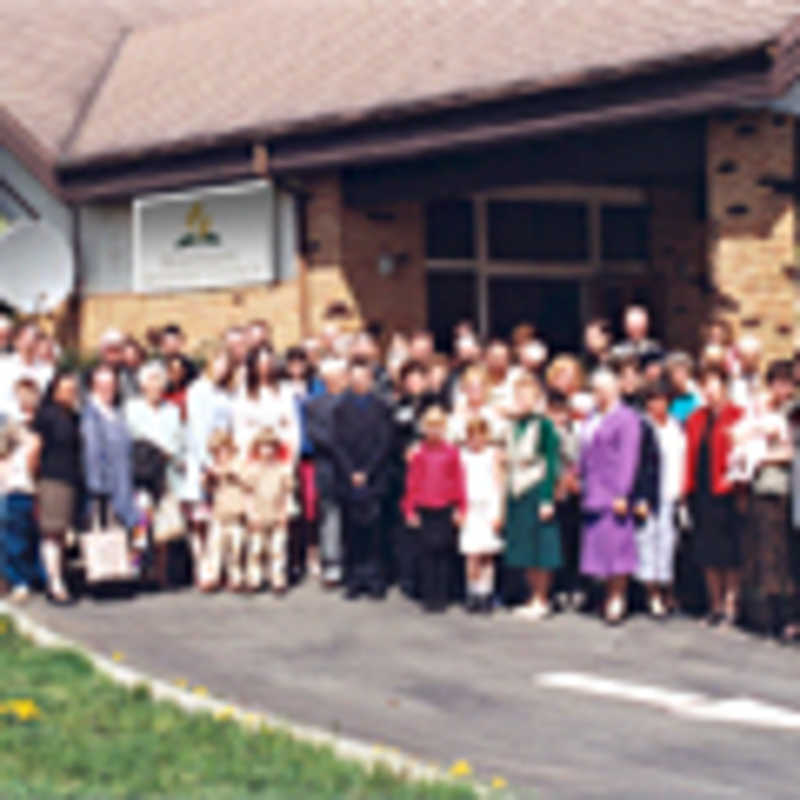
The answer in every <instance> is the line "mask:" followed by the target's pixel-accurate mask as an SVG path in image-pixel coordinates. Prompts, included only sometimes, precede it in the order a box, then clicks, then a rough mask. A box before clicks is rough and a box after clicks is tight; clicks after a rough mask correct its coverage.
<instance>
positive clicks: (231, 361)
mask: <svg viewBox="0 0 800 800" xmlns="http://www.w3.org/2000/svg"><path fill="white" fill-rule="evenodd" d="M649 325H650V323H649V317H648V312H647V310H646V309H645V308H643V307H641V306H631V307H630V308H628V309H626V311H625V314H624V319H623V320H622V327H623V329H624V336H623V337H622V338H621V340H620V341H618V342H616V343H615V342H614V341H613V336H612V333H611V330H612V329H611V326H610V324H609V322H608V321H607V320H603V319H595V320H592V321H591V322H589V324H588V325H587V326H586V329H585V336H584V351H583V352H582V353H580V354H578V353H574V354H572V353H555V354H551V353H549V352H548V346H547V343H546V342H545V341H543V340H542V339H541V338H540V337H539V336H538V335H537V331H536V329H535V327H534V326H533V325H530V324H520V325H518V326H517V327H516V328H515V330H514V331H513V334H512V336H511V339H510V341H505V340H501V339H494V340H491V341H488V342H483V341H481V339H480V337H479V336H478V334H477V332H476V331H475V329H474V327H473V326H472V324H471V323H470V322H469V321H464V322H461V323H459V324H458V325H456V326H455V328H454V330H453V340H452V354H451V355H443V354H441V353H438V352H437V351H436V348H435V346H434V337H433V336H432V334H431V333H430V332H428V331H425V330H419V331H416V332H414V333H412V334H408V335H406V334H400V333H394V334H393V335H392V336H391V337H390V338H389V340H388V341H385V342H383V345H384V347H383V348H382V347H381V336H380V333H381V332H380V330H379V329H378V326H377V325H368V326H366V327H356V326H355V324H354V318H353V315H352V313H351V311H350V309H348V308H347V307H346V306H345V305H343V304H340V303H339V304H333V305H332V306H331V307H330V308H329V309H328V311H327V313H326V315H325V321H324V323H323V325H322V326H321V329H320V331H319V334H318V335H317V336H314V337H312V338H310V339H308V340H307V341H305V342H303V344H302V345H298V346H295V347H291V348H289V349H288V350H286V351H285V352H283V353H278V352H277V351H276V349H275V347H274V346H273V342H272V331H271V329H270V325H269V323H268V321H266V320H255V321H253V322H252V323H250V324H248V325H245V326H234V327H231V328H229V329H227V330H226V331H224V332H223V333H222V335H221V337H220V338H219V340H218V341H215V342H213V343H210V344H208V345H207V346H203V347H202V348H201V349H200V351H198V352H196V353H195V352H192V356H191V357H190V355H189V354H188V353H187V347H186V342H185V339H184V335H183V332H182V331H181V329H180V327H178V326H176V325H167V326H165V327H164V328H163V329H161V330H158V331H155V332H153V335H151V336H149V337H148V341H147V342H146V343H144V342H141V341H137V340H136V339H135V338H133V337H131V336H127V335H125V334H123V333H122V332H119V331H116V330H108V331H106V333H105V334H104V335H103V337H102V340H101V341H100V343H99V349H98V353H97V357H96V359H95V362H94V363H92V364H91V365H90V366H83V367H82V368H80V369H79V368H77V367H69V366H64V365H63V363H62V362H63V358H62V356H61V354H60V350H59V346H58V343H57V342H56V341H55V340H54V339H53V337H52V336H49V335H48V334H46V333H45V332H43V331H42V330H41V329H40V328H39V327H37V325H36V324H35V323H34V322H30V321H22V322H15V321H14V320H13V319H12V318H11V317H10V316H0V559H1V560H0V570H1V571H2V574H1V576H2V578H3V579H4V580H5V583H6V584H7V586H6V591H7V592H8V593H9V594H10V597H11V599H12V600H14V601H17V602H23V601H24V600H25V599H26V598H27V597H28V596H29V593H30V592H31V591H32V590H35V589H36V588H38V587H43V588H44V589H45V591H46V592H47V596H48V598H49V599H50V600H51V601H52V602H54V603H58V604H66V603H69V602H73V601H74V596H75V594H76V592H77V588H76V587H77V586H78V584H77V583H76V579H75V577H74V573H75V572H76V570H75V567H76V563H75V558H74V555H75V552H76V544H77V542H79V540H80V538H81V536H83V535H85V534H84V532H86V531H93V532H96V533H97V532H99V533H102V532H103V531H107V530H109V529H111V528H114V529H115V530H120V529H121V530H124V532H125V536H126V539H125V541H126V557H127V558H128V559H129V561H130V567H131V569H132V570H133V571H135V575H136V576H137V580H138V581H140V582H141V584H142V585H147V586H161V587H168V586H170V585H180V584H181V583H184V582H191V583H193V584H194V585H195V586H196V587H197V589H198V590H199V591H202V592H215V591H220V590H228V591H233V592H259V591H264V590H266V589H268V590H270V591H272V592H274V593H275V594H277V595H283V594H284V593H285V592H287V590H289V589H290V588H291V587H292V586H293V585H295V584H296V583H297V582H299V581H301V580H317V581H319V582H320V583H321V585H322V586H323V587H325V588H326V589H329V590H333V589H334V588H335V587H342V590H343V594H344V596H345V597H346V598H347V599H351V600H353V599H356V598H358V597H360V596H362V595H366V596H369V597H372V598H375V599H379V598H382V597H383V596H384V595H385V593H386V591H387V589H388V588H389V587H390V586H392V585H396V586H397V587H398V588H399V589H400V590H401V591H402V592H404V593H405V594H406V595H408V596H409V597H410V598H414V599H415V600H417V601H418V602H419V603H420V605H421V607H422V608H423V609H425V610H426V611H429V612H433V611H441V610H444V609H446V608H447V607H448V606H449V605H450V604H452V603H454V602H461V603H463V604H464V606H465V608H466V609H467V610H468V611H469V612H471V613H479V614H488V613H491V612H492V611H493V610H494V609H497V608H499V607H509V608H511V609H512V610H513V613H514V614H517V615H519V616H520V617H522V618H524V619H527V620H530V621H540V620H544V619H545V618H547V617H548V616H550V615H551V614H552V613H553V611H554V610H565V609H575V610H585V611H594V612H596V613H598V614H599V615H600V616H602V617H603V618H604V619H605V621H606V622H607V623H608V624H612V625H615V624H619V623H620V622H622V621H623V619H624V618H625V617H626V615H627V614H629V613H630V612H631V610H632V609H633V610H638V609H640V610H643V611H645V612H646V613H649V614H651V615H652V616H653V617H654V618H656V619H659V620H660V619H665V618H666V617H667V616H668V615H670V614H671V613H675V612H678V611H684V612H691V613H695V614H698V615H701V616H702V618H703V620H704V622H705V623H706V624H708V625H713V626H717V625H727V626H730V625H735V624H738V623H739V622H740V621H742V620H744V621H746V622H748V623H750V624H756V625H758V626H759V627H761V628H762V629H763V630H766V631H768V632H770V633H772V634H774V635H777V636H779V637H783V638H785V639H793V638H796V637H797V636H798V634H800V627H799V626H798V624H799V623H800V538H798V537H800V530H799V529H800V458H799V457H798V453H799V452H800V420H799V419H798V413H797V411H798V405H797V391H798V387H799V386H800V359H799V358H798V356H797V355H796V356H795V358H794V360H792V359H786V360H775V361H772V362H770V363H763V358H762V351H761V346H760V343H759V341H758V340H757V339H756V338H754V337H753V336H749V335H745V336H743V337H741V338H740V339H738V340H737V341H733V340H732V337H731V335H730V329H729V328H728V326H727V325H726V324H725V322H724V321H723V320H720V321H714V322H712V323H711V324H710V325H709V326H708V330H707V331H706V332H705V334H704V338H705V342H704V344H703V346H702V349H701V350H700V351H699V352H698V353H696V354H694V355H691V354H689V353H685V352H667V351H665V350H664V349H663V348H662V346H661V345H660V344H659V342H658V341H656V340H654V339H652V338H651V337H650V332H649Z"/></svg>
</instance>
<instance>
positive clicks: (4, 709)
mask: <svg viewBox="0 0 800 800" xmlns="http://www.w3.org/2000/svg"><path fill="white" fill-rule="evenodd" d="M0 713H3V714H13V715H14V716H15V717H16V718H17V719H18V720H19V721H20V722H29V721H30V720H32V719H38V718H39V717H40V716H41V712H40V711H39V707H38V706H37V705H36V703H34V702H33V700H29V699H26V700H11V701H9V702H8V703H5V704H4V705H3V706H0Z"/></svg>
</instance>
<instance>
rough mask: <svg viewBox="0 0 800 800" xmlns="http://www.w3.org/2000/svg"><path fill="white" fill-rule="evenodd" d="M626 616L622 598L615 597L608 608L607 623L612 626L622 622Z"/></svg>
mask: <svg viewBox="0 0 800 800" xmlns="http://www.w3.org/2000/svg"><path fill="white" fill-rule="evenodd" d="M624 616H625V604H624V603H623V601H622V598H621V597H614V598H613V599H612V600H611V601H609V603H608V605H607V606H606V621H607V622H610V623H611V624H617V623H619V622H622V618H623V617H624Z"/></svg>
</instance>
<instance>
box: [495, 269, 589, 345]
mask: <svg viewBox="0 0 800 800" xmlns="http://www.w3.org/2000/svg"><path fill="white" fill-rule="evenodd" d="M488 284H489V285H488V295H489V296H488V305H489V308H488V316H489V330H490V333H491V335H492V336H499V337H502V338H507V337H508V336H509V334H510V333H511V331H512V330H513V328H514V326H515V325H518V324H519V323H520V322H530V323H531V324H533V325H534V326H535V327H536V330H537V332H538V334H539V336H540V337H542V338H543V339H544V341H545V342H547V343H548V346H549V348H550V350H551V352H554V351H560V350H570V351H574V352H579V351H580V348H581V282H580V281H579V280H575V279H572V280H557V279H549V278H537V277H531V276H529V275H520V276H516V275H492V276H490V277H489V279H488Z"/></svg>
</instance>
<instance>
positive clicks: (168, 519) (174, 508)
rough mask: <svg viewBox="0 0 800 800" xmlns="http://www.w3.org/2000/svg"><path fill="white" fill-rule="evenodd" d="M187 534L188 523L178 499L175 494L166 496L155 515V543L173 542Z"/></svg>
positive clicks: (160, 502)
mask: <svg viewBox="0 0 800 800" xmlns="http://www.w3.org/2000/svg"><path fill="white" fill-rule="evenodd" d="M185 533H186V522H185V520H184V518H183V514H182V513H181V504H180V502H179V501H178V498H177V497H176V496H175V495H174V494H165V495H164V496H163V497H162V498H161V500H160V501H159V503H158V505H157V506H156V510H155V514H154V515H153V541H154V542H171V541H172V540H173V539H180V538H182V537H183V535H184V534H185Z"/></svg>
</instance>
